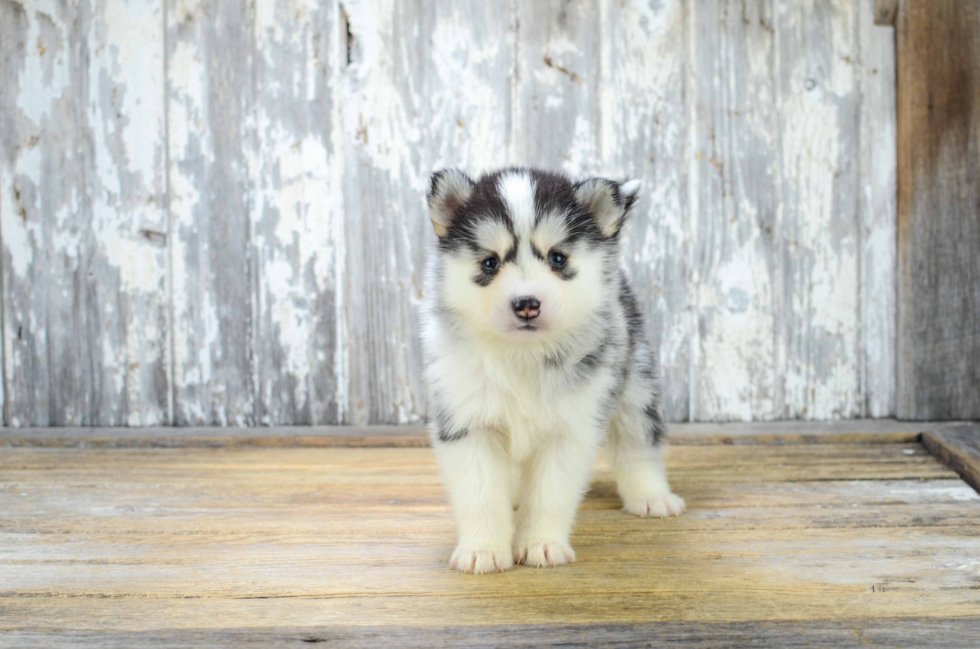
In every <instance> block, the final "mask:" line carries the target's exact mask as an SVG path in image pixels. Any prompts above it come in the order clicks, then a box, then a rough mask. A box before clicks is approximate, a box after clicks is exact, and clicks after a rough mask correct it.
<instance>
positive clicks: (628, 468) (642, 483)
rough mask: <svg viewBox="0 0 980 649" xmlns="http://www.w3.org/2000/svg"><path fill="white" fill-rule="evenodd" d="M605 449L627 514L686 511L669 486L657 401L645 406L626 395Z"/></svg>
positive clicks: (679, 498)
mask: <svg viewBox="0 0 980 649" xmlns="http://www.w3.org/2000/svg"><path fill="white" fill-rule="evenodd" d="M606 449H607V453H608V456H609V462H610V464H612V467H613V470H614V471H615V473H616V488H617V490H618V491H619V496H620V498H622V500H623V509H624V510H626V511H627V512H629V513H631V514H636V515H637V516H652V517H660V518H665V517H667V516H676V515H678V514H680V513H682V512H683V511H684V507H685V506H684V499H683V498H681V497H679V496H677V495H675V494H674V493H672V492H671V490H670V484H669V483H668V482H667V470H666V468H664V463H663V455H664V453H665V452H666V439H665V429H664V424H663V421H662V420H661V417H660V412H659V410H658V404H657V403H656V400H655V399H651V400H650V402H649V403H647V404H646V405H645V406H643V405H640V404H639V403H636V402H635V400H634V402H631V401H630V400H629V393H628V392H627V395H626V398H624V400H623V402H622V403H620V405H619V408H618V409H617V411H616V413H615V415H614V416H613V418H612V422H611V424H610V426H609V437H608V439H607V443H606Z"/></svg>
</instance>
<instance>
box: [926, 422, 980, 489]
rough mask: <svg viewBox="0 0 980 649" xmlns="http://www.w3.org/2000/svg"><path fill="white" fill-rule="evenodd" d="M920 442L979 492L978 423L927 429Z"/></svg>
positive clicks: (979, 452) (979, 443)
mask: <svg viewBox="0 0 980 649" xmlns="http://www.w3.org/2000/svg"><path fill="white" fill-rule="evenodd" d="M922 444H923V445H924V446H925V447H926V448H927V449H929V452H930V453H932V454H933V455H934V456H936V458H937V459H938V460H939V461H940V462H942V463H943V464H945V465H946V466H948V467H949V468H951V469H952V470H954V471H956V472H957V473H958V474H960V477H961V478H963V479H964V480H965V481H966V482H967V483H968V484H969V485H970V486H972V487H973V488H974V489H976V490H977V492H980V425H977V424H972V425H967V426H957V427H955V428H952V427H951V428H947V429H945V430H937V431H928V432H926V433H923V435H922Z"/></svg>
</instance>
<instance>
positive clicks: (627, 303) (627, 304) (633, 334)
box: [619, 272, 643, 356]
mask: <svg viewBox="0 0 980 649" xmlns="http://www.w3.org/2000/svg"><path fill="white" fill-rule="evenodd" d="M619 303H620V304H621V305H622V306H623V312H624V313H625V314H626V328H627V332H628V333H629V347H630V356H632V355H633V350H634V349H636V343H637V340H639V339H640V337H641V336H642V335H643V314H642V313H640V307H639V306H638V305H637V303H636V296H634V295H633V289H632V288H630V284H629V280H627V279H626V274H625V273H623V272H620V274H619Z"/></svg>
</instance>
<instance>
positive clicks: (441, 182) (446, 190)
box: [428, 169, 473, 239]
mask: <svg viewBox="0 0 980 649" xmlns="http://www.w3.org/2000/svg"><path fill="white" fill-rule="evenodd" d="M472 193H473V181H472V180H470V178H469V176H467V175H466V174H464V173H463V172H462V171H460V170H458V169H443V170H441V171H437V172H435V173H434V174H432V180H431V183H430V185H429V195H428V199H429V218H430V219H432V227H433V228H435V231H436V234H437V235H438V236H439V238H440V239H441V238H443V237H444V236H446V234H448V233H449V226H451V225H452V224H453V221H455V220H456V217H457V216H459V212H460V210H461V209H463V206H464V205H466V201H468V200H470V195H471V194H472Z"/></svg>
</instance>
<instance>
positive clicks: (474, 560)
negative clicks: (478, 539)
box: [449, 545, 514, 575]
mask: <svg viewBox="0 0 980 649" xmlns="http://www.w3.org/2000/svg"><path fill="white" fill-rule="evenodd" d="M449 565H450V566H452V567H453V568H455V569H456V570H459V571H460V572H472V573H474V574H477V575H483V574H486V573H488V572H503V571H504V570H507V569H508V568H513V567H514V559H513V557H512V556H511V553H510V549H509V548H507V547H501V548H496V549H493V550H486V549H480V550H478V549H475V548H468V547H464V546H462V545H457V546H456V549H455V550H453V557H452V559H450V560H449Z"/></svg>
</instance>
